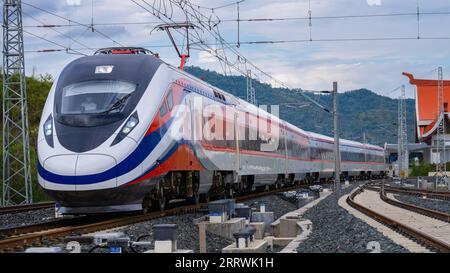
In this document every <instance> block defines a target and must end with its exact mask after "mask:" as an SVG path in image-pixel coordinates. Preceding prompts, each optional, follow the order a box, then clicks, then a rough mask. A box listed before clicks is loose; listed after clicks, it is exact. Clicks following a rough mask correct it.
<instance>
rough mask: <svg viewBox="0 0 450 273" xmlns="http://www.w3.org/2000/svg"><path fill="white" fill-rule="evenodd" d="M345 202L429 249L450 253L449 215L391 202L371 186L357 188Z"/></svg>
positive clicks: (395, 201)
mask: <svg viewBox="0 0 450 273" xmlns="http://www.w3.org/2000/svg"><path fill="white" fill-rule="evenodd" d="M361 195H363V196H361ZM357 197H360V198H359V200H356V199H357ZM346 201H347V203H348V204H349V205H350V206H352V207H353V208H355V209H357V210H359V211H361V212H362V213H364V214H366V215H368V216H369V217H371V218H373V219H375V220H377V221H378V222H381V223H382V224H384V225H386V226H388V227H390V228H391V229H393V230H394V231H396V232H398V233H400V234H403V235H406V236H408V237H410V238H412V239H414V240H415V241H416V242H418V243H420V244H421V245H424V246H426V247H427V248H429V249H432V250H436V251H438V252H446V253H448V252H450V225H448V223H449V222H450V217H449V215H448V214H445V213H442V212H437V211H433V210H429V209H425V208H421V207H417V206H414V205H410V204H406V203H403V202H400V201H397V200H394V199H392V198H390V197H389V196H387V195H386V193H385V192H383V191H380V190H379V188H376V187H373V185H365V186H363V187H360V188H358V190H356V191H354V192H353V193H352V194H350V195H349V196H348V197H347V200H346Z"/></svg>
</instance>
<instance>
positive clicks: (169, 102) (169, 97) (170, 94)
mask: <svg viewBox="0 0 450 273" xmlns="http://www.w3.org/2000/svg"><path fill="white" fill-rule="evenodd" d="M167 106H168V107H169V111H172V108H173V96H172V90H171V91H170V92H169V95H167Z"/></svg>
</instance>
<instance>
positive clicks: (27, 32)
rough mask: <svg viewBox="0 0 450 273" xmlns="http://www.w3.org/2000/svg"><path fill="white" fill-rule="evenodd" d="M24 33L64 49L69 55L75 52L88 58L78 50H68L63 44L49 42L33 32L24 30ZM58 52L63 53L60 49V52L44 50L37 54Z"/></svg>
mask: <svg viewBox="0 0 450 273" xmlns="http://www.w3.org/2000/svg"><path fill="white" fill-rule="evenodd" d="M23 32H24V33H26V34H28V35H30V36H33V37H35V38H38V39H41V40H43V41H46V42H49V43H51V44H54V45H56V46H59V47H62V48H63V49H64V51H66V52H67V53H70V52H69V51H74V52H76V53H78V54H80V55H84V56H87V54H85V53H82V52H80V51H78V50H76V49H71V48H67V47H66V46H65V45H62V44H60V43H57V42H55V41H52V40H49V39H47V38H44V37H42V36H39V35H37V34H34V33H32V32H29V31H27V30H23ZM57 51H63V50H61V49H60V50H58V49H43V50H40V51H37V52H57ZM25 52H27V51H25Z"/></svg>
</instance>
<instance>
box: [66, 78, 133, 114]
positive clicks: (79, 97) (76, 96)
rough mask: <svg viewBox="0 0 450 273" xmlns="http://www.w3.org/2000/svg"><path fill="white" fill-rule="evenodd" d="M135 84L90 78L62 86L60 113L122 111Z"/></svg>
mask: <svg viewBox="0 0 450 273" xmlns="http://www.w3.org/2000/svg"><path fill="white" fill-rule="evenodd" d="M135 89H136V84H133V83H129V82H123V81H114V80H92V81H84V82H79V83H74V84H71V85H68V86H66V87H64V88H63V92H62V103H61V114H99V113H103V114H107V113H118V112H120V111H122V109H123V107H124V105H125V103H126V102H127V100H128V98H129V97H130V96H131V94H132V93H133V92H134V90H135Z"/></svg>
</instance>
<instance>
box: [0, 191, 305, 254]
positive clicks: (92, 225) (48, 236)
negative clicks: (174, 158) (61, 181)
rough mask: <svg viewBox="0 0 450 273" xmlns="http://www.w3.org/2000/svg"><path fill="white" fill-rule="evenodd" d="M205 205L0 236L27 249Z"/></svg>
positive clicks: (7, 246) (2, 248)
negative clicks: (72, 236)
mask: <svg viewBox="0 0 450 273" xmlns="http://www.w3.org/2000/svg"><path fill="white" fill-rule="evenodd" d="M305 187H307V186H305V185H300V186H292V187H285V188H280V189H274V190H271V191H262V192H256V193H252V194H249V195H245V196H237V197H235V199H236V201H237V202H242V201H246V200H251V199H256V198H259V197H264V196H267V195H271V194H274V193H277V192H285V191H289V190H297V189H302V188H305ZM205 208H207V204H206V203H200V204H196V205H187V206H181V207H176V208H172V209H168V210H165V211H161V212H160V211H158V212H151V213H148V214H144V215H131V216H123V217H118V218H113V219H106V220H101V221H95V222H92V219H91V221H90V222H89V221H87V219H88V218H85V217H80V218H74V219H75V220H74V219H72V220H71V219H67V221H66V222H57V221H55V222H54V223H48V224H34V225H31V226H26V227H19V228H16V230H14V229H9V230H5V235H6V236H4V237H6V238H3V239H1V240H0V252H17V251H21V250H23V249H25V248H26V247H30V246H40V245H43V244H45V243H46V242H52V243H56V242H59V241H61V239H63V238H64V237H65V236H69V235H81V234H86V233H92V232H98V231H102V230H107V229H112V228H117V227H122V226H127V225H131V224H136V223H140V222H145V221H149V220H153V219H157V218H161V217H166V216H173V215H181V214H187V213H194V212H197V211H199V210H201V209H205ZM42 225H43V226H42ZM0 232H1V231H0Z"/></svg>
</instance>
